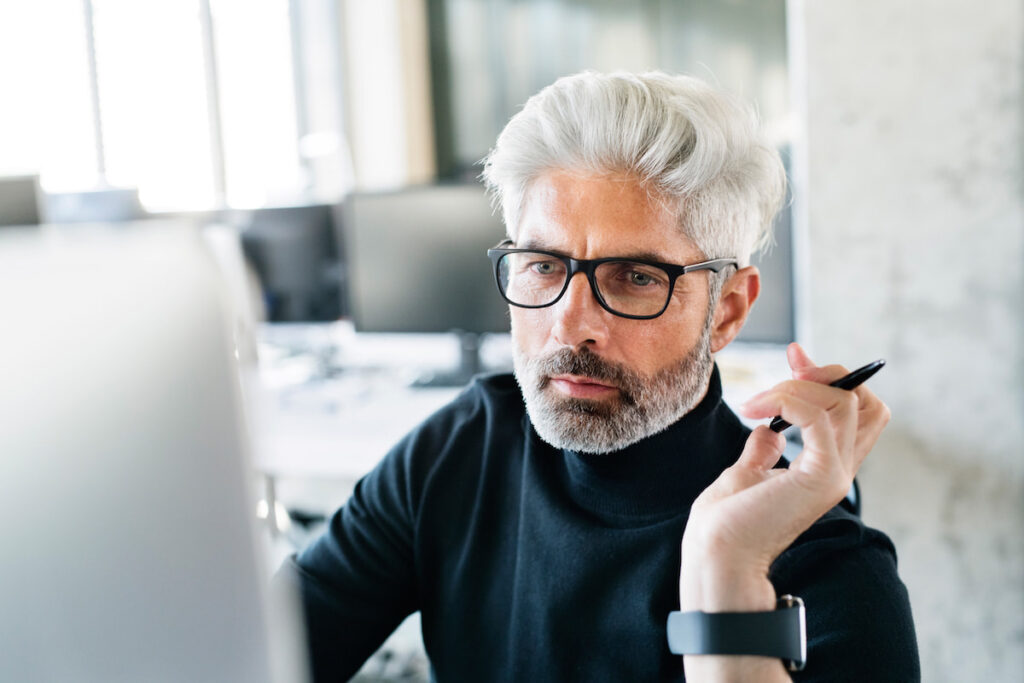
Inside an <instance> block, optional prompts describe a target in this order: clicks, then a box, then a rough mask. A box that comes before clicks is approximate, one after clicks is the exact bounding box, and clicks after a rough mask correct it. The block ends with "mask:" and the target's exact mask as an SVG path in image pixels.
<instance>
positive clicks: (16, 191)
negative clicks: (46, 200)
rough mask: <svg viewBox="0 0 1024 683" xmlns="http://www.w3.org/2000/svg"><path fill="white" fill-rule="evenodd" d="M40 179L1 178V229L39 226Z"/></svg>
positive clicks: (29, 177) (34, 177)
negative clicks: (18, 226)
mask: <svg viewBox="0 0 1024 683" xmlns="http://www.w3.org/2000/svg"><path fill="white" fill-rule="evenodd" d="M39 222H40V218H39V178H38V177H37V176H32V175H27V176H7V177H2V178H0V227H6V226H12V225H39Z"/></svg>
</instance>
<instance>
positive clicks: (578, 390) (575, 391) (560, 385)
mask: <svg viewBox="0 0 1024 683" xmlns="http://www.w3.org/2000/svg"><path fill="white" fill-rule="evenodd" d="M548 381H549V383H550V385H551V386H552V387H554V389H555V391H557V392H559V393H561V394H563V395H565V396H568V397H571V398H603V397H605V396H610V395H611V394H614V393H616V392H618V390H619V388H618V387H616V386H614V385H611V384H607V383H605V382H602V381H600V380H596V379H594V378H592V377H583V376H579V375H555V376H552V377H550V378H549V379H548Z"/></svg>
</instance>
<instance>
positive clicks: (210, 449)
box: [0, 226, 304, 683]
mask: <svg viewBox="0 0 1024 683" xmlns="http://www.w3.org/2000/svg"><path fill="white" fill-rule="evenodd" d="M40 230H41V231H42V232H43V233H46V232H47V230H48V228H47V227H45V226H44V227H43V228H42V229H37V230H36V231H34V232H36V233H37V234H35V235H32V234H26V233H27V232H28V231H15V230H12V231H6V233H0V310H3V311H4V334H3V335H0V357H2V358H4V359H5V365H4V379H3V382H2V383H0V416H3V417H2V419H0V453H2V454H3V457H2V458H0V539H3V545H4V553H3V559H2V561H0V680H2V681H76V683H91V682H93V681H97V682H98V681H104V682H105V681H180V682H182V683H184V682H186V681H188V682H192V681H256V682H270V681H277V682H281V683H285V682H290V681H296V680H298V681H301V680H304V678H303V676H304V670H303V667H302V665H301V664H300V663H299V662H300V661H301V656H302V655H301V649H300V646H299V643H300V642H301V641H299V642H296V638H297V636H298V634H299V633H300V631H299V630H298V629H297V619H296V616H295V615H294V614H293V613H292V611H291V610H290V609H289V607H290V606H294V598H293V600H292V603H293V604H292V605H289V603H288V602H287V601H285V602H280V603H279V602H275V601H274V599H273V598H274V597H275V596H277V597H286V596H284V594H283V593H281V594H278V593H273V594H272V593H271V592H270V591H269V590H268V583H269V581H268V576H269V567H268V566H267V565H268V564H269V561H268V558H267V557H266V555H264V554H263V553H260V552H259V543H258V542H259V540H260V538H259V531H260V529H259V527H258V526H257V520H256V516H255V512H256V507H255V500H254V496H253V495H252V493H251V492H250V490H249V489H250V484H251V477H252V476H253V473H252V470H251V469H250V468H249V466H248V465H249V463H248V440H247V438H246V434H245V433H244V431H243V427H242V424H243V423H242V420H241V412H240V411H241V403H240V389H239V378H238V376H237V371H236V368H235V364H234V362H233V358H232V344H231V334H230V331H229V329H230V325H229V324H228V321H227V320H226V319H225V315H226V314H225V309H226V308H227V306H226V305H225V304H224V297H223V294H222V285H221V281H220V276H219V273H218V272H216V270H215V267H214V265H213V261H212V259H211V258H209V257H208V255H207V254H206V253H205V252H203V251H201V250H200V247H199V241H198V238H196V237H195V234H194V232H191V231H189V230H187V229H182V230H178V231H165V232H167V233H168V234H170V233H173V235H171V236H170V237H168V236H167V235H165V236H163V237H161V238H160V239H155V238H153V236H150V235H146V234H144V233H145V231H141V230H133V231H131V232H129V233H125V232H124V231H116V240H115V239H104V238H103V237H100V236H97V234H96V233H95V232H88V233H82V232H79V231H64V233H63V234H62V233H61V232H60V231H53V233H52V234H38V233H40ZM182 233H190V235H191V237H192V238H193V239H185V238H183V237H182ZM83 234H86V235H87V237H88V239H85V238H83ZM68 235H70V236H72V237H74V239H73V240H70V241H69V239H68V237H67V236H68ZM172 237H173V239H172Z"/></svg>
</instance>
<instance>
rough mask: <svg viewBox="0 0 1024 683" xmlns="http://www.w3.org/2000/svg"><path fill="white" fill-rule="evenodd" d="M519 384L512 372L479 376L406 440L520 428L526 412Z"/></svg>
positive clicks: (415, 440)
mask: <svg viewBox="0 0 1024 683" xmlns="http://www.w3.org/2000/svg"><path fill="white" fill-rule="evenodd" d="M525 410H526V409H525V407H524V405H523V399H522V395H521V394H520V393H519V386H518V385H517V384H516V381H515V379H514V378H513V376H512V375H511V374H510V373H495V374H486V375H478V376H476V377H475V378H474V379H473V380H472V381H471V382H470V383H469V385H468V386H466V388H465V389H463V390H462V392H460V393H459V395H458V396H456V397H455V398H454V399H452V401H451V402H450V403H448V404H447V405H445V406H443V407H442V408H440V409H439V410H437V411H436V412H435V413H434V414H433V415H431V416H430V417H428V418H427V419H426V420H424V421H423V423H422V424H420V425H419V426H418V427H417V428H416V429H414V430H413V431H412V432H410V434H409V435H407V436H406V438H405V439H404V440H403V441H410V440H411V441H413V442H417V441H422V440H424V439H426V440H434V439H436V438H439V437H440V438H443V439H444V440H445V441H447V440H449V439H450V438H451V437H452V436H454V435H458V434H472V433H478V432H486V431H488V430H500V429H507V428H508V427H509V426H510V425H514V427H515V428H516V429H518V428H519V425H520V423H521V422H522V417H523V415H524V414H525Z"/></svg>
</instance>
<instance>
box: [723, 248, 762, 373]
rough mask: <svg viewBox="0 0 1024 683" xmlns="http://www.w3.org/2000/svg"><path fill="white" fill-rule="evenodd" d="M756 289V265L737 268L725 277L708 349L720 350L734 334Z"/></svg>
mask: <svg viewBox="0 0 1024 683" xmlns="http://www.w3.org/2000/svg"><path fill="white" fill-rule="evenodd" d="M760 293H761V273H760V272H759V271H758V270H757V267H756V266H747V267H746V268H741V269H740V270H738V271H736V272H735V273H733V275H732V277H730V278H729V279H728V280H726V281H725V284H724V285H722V293H721V295H719V297H718V304H717V305H716V306H715V317H714V321H713V322H712V325H711V351H712V353H717V352H718V351H721V350H722V349H724V348H725V347H726V346H727V345H728V344H729V342H731V341H732V340H733V339H735V338H736V335H737V334H739V333H740V330H741V329H743V323H744V322H746V320H747V316H748V315H749V314H750V309H751V307H753V305H754V302H755V301H757V297H758V295H759V294H760Z"/></svg>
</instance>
